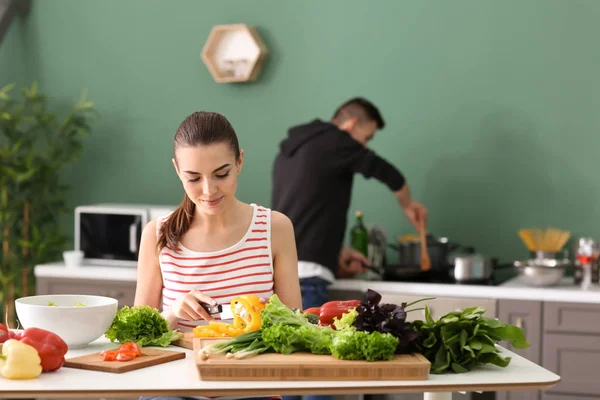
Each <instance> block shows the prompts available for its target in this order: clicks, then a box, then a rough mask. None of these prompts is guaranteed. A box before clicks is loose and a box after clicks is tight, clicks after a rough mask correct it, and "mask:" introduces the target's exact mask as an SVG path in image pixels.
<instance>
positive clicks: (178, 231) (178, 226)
mask: <svg viewBox="0 0 600 400" xmlns="http://www.w3.org/2000/svg"><path fill="white" fill-rule="evenodd" d="M195 210H196V205H195V204H194V202H193V201H192V200H190V198H189V197H188V195H187V194H184V195H183V201H182V202H181V204H180V205H179V207H177V209H176V210H175V211H173V213H171V215H169V218H168V219H167V220H166V221H165V222H164V223H163V224H162V226H161V227H160V230H159V234H158V245H157V247H158V251H159V252H160V251H161V250H162V249H163V248H164V247H168V248H169V249H171V250H175V251H177V250H178V247H179V245H178V243H179V239H180V238H181V236H183V234H184V233H186V232H187V231H188V229H190V225H191V223H192V218H193V217H194V211H195Z"/></svg>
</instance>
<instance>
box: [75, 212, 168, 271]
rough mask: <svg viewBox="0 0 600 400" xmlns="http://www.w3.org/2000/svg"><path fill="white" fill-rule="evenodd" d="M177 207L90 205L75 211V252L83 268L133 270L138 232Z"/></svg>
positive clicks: (138, 246)
mask: <svg viewBox="0 0 600 400" xmlns="http://www.w3.org/2000/svg"><path fill="white" fill-rule="evenodd" d="M176 208H177V206H153V205H142V204H110V203H108V204H92V205H82V206H78V207H75V237H74V239H75V250H80V251H82V252H83V263H82V264H83V266H85V265H103V266H123V267H137V260H138V256H139V249H140V241H141V238H142V230H143V229H144V227H145V226H146V224H147V223H148V222H150V221H151V220H153V219H156V218H159V217H163V216H165V215H167V214H168V213H170V212H172V211H174V210H175V209H176Z"/></svg>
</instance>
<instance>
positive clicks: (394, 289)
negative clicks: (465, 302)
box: [330, 277, 600, 304]
mask: <svg viewBox="0 0 600 400" xmlns="http://www.w3.org/2000/svg"><path fill="white" fill-rule="evenodd" d="M330 289H331V290H340V291H360V292H366V290H367V289H373V290H375V291H377V292H385V293H402V294H413V295H419V296H424V297H426V296H451V297H467V298H468V297H478V298H486V299H509V300H537V301H557V300H560V301H563V302H572V303H588V304H600V285H592V286H591V287H590V288H589V289H588V290H583V289H581V287H579V286H577V285H575V284H573V278H563V279H562V281H561V282H560V283H559V284H558V285H556V286H552V287H532V286H527V285H526V284H525V283H523V282H522V281H521V280H520V279H519V278H518V277H517V278H513V279H511V280H509V281H506V282H504V283H503V284H500V285H498V286H490V285H466V284H465V285H458V284H437V283H413V282H380V281H362V280H352V279H341V280H338V281H336V282H335V283H334V284H332V285H331V286H330Z"/></svg>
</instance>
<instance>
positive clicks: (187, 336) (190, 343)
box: [171, 332, 223, 350]
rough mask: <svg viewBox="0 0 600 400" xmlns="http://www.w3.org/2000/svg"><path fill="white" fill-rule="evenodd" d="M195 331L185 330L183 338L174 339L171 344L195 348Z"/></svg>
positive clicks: (190, 348)
mask: <svg viewBox="0 0 600 400" xmlns="http://www.w3.org/2000/svg"><path fill="white" fill-rule="evenodd" d="M194 339H196V336H194V332H184V333H183V337H182V338H181V339H178V340H175V341H173V342H172V343H171V344H172V345H173V346H177V347H183V348H184V349H189V350H194ZM205 340H223V339H222V338H205Z"/></svg>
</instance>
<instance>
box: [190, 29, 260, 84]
mask: <svg viewBox="0 0 600 400" xmlns="http://www.w3.org/2000/svg"><path fill="white" fill-rule="evenodd" d="M267 54H268V49H267V46H265V44H264V42H263V41H262V38H261V37H260V35H259V34H258V32H257V31H256V29H255V28H254V27H252V26H248V25H246V24H231V25H217V26H214V27H213V28H212V30H211V31H210V34H209V36H208V39H207V40H206V43H205V44H204V48H203V49H202V61H204V64H206V67H207V68H208V70H209V71H210V74H211V75H212V77H213V79H214V80H215V81H216V82H219V83H231V82H248V81H255V80H256V79H257V78H258V76H259V75H260V72H261V70H262V67H263V65H264V62H265V59H266V57H267Z"/></svg>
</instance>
